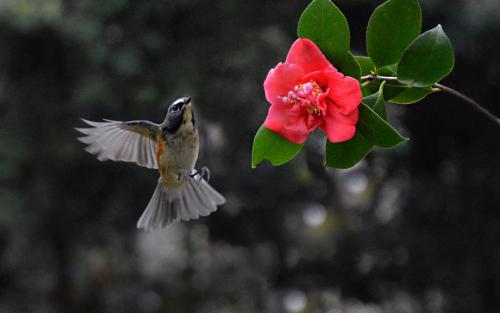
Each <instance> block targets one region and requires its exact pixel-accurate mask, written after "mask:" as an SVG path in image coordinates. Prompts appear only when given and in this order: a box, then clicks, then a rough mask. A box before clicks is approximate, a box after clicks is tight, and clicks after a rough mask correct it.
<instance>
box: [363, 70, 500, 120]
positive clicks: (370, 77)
mask: <svg viewBox="0 0 500 313" xmlns="http://www.w3.org/2000/svg"><path fill="white" fill-rule="evenodd" d="M372 80H380V81H386V82H394V81H398V78H397V77H393V76H379V75H366V76H363V77H361V81H365V82H366V81H372ZM432 88H436V89H438V90H439V91H442V92H444V93H446V94H449V95H452V96H455V97H457V98H459V99H461V100H462V101H465V102H467V103H469V104H471V105H472V106H473V107H474V108H475V109H476V110H477V111H478V112H479V113H482V114H484V115H485V116H486V117H487V118H489V119H490V120H491V121H493V122H494V123H496V124H497V125H499V126H500V118H498V117H496V116H495V115H493V113H491V112H490V111H488V110H486V109H485V108H484V107H483V106H482V105H480V104H479V103H478V102H477V101H476V100H474V99H472V98H470V97H468V96H466V95H464V94H463V93H461V92H459V91H457V90H455V89H453V88H450V87H448V86H445V85H441V84H438V83H436V84H433V85H432Z"/></svg>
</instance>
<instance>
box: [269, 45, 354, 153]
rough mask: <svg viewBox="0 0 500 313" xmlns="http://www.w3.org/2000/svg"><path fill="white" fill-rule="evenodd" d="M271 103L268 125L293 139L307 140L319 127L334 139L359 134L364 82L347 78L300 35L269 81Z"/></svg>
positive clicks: (272, 71) (339, 140)
mask: <svg viewBox="0 0 500 313" xmlns="http://www.w3.org/2000/svg"><path fill="white" fill-rule="evenodd" d="M264 90H265V93H266V99H267V101H269V102H270V103H271V107H270V108H269V112H268V114H267V118H266V120H265V122H264V126H265V127H266V128H268V129H270V130H272V131H274V132H276V133H278V134H281V135H282V136H283V137H285V138H286V139H288V140H289V141H291V142H294V143H303V142H304V141H306V139H307V137H308V136H309V134H310V133H312V132H313V131H314V130H315V129H316V128H318V127H319V128H321V129H322V130H323V131H324V132H325V133H326V135H327V137H328V140H329V141H330V142H333V143H335V142H342V141H346V140H349V139H351V138H352V137H353V136H354V133H355V132H356V123H357V122H358V105H359V103H360V102H361V89H360V87H359V82H358V81H357V80H356V79H354V78H352V77H348V76H344V75H343V74H342V73H340V72H339V71H337V69H336V68H335V67H333V65H332V64H331V63H330V62H329V61H328V60H327V59H326V57H325V56H324V55H323V53H322V52H321V50H320V49H319V48H318V47H317V46H316V44H314V43H313V42H312V41H311V40H309V39H297V40H296V41H295V42H294V43H293V44H292V47H291V48H290V51H288V55H287V57H286V61H285V63H279V64H278V65H277V66H276V67H275V68H273V69H271V70H270V71H269V73H268V74H267V78H266V81H265V82H264Z"/></svg>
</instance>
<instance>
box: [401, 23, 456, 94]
mask: <svg viewBox="0 0 500 313" xmlns="http://www.w3.org/2000/svg"><path fill="white" fill-rule="evenodd" d="M454 62H455V58H454V54H453V47H452V46H451V42H450V39H449V38H448V36H446V34H445V33H444V31H443V28H442V27H441V25H438V26H436V27H435V28H433V29H431V30H428V31H426V32H425V33H423V34H422V35H420V36H419V37H418V38H417V39H415V41H413V42H412V44H411V45H410V46H409V47H408V49H406V51H405V52H404V54H403V57H402V58H401V62H400V63H399V66H398V80H399V81H400V82H402V83H405V84H409V85H412V86H416V87H425V86H430V85H432V84H434V83H437V82H438V81H440V80H441V79H443V78H444V77H446V76H448V74H449V73H450V72H451V70H452V69H453V64H454Z"/></svg>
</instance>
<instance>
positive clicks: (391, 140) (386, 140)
mask: <svg viewBox="0 0 500 313" xmlns="http://www.w3.org/2000/svg"><path fill="white" fill-rule="evenodd" d="M358 128H359V130H360V131H361V133H362V134H363V135H364V136H365V137H366V138H367V139H368V141H370V142H371V143H373V144H374V145H376V146H378V147H381V148H386V149H388V148H393V147H395V146H397V145H398V144H400V143H401V142H403V141H406V140H408V138H405V137H403V136H401V135H400V134H399V133H398V132H397V131H396V130H395V129H394V128H392V127H391V126H390V125H389V124H388V123H387V122H386V121H385V120H384V119H383V118H381V117H380V116H378V114H377V113H375V111H373V110H372V109H371V108H370V107H369V106H368V105H366V104H364V103H363V102H362V103H361V104H360V105H359V122H358Z"/></svg>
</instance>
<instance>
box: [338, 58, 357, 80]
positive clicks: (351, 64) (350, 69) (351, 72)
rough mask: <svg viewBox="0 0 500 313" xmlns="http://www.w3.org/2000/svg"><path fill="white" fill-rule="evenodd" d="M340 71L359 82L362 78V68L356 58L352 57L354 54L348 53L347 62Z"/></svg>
mask: <svg viewBox="0 0 500 313" xmlns="http://www.w3.org/2000/svg"><path fill="white" fill-rule="evenodd" d="M339 71H340V72H341V73H342V74H344V75H346V76H351V77H354V78H356V79H358V80H359V78H360V77H361V67H360V65H359V63H358V61H357V60H356V58H355V57H354V56H353V55H352V53H350V52H348V53H347V57H346V59H345V62H344V64H343V66H342V67H341V68H339Z"/></svg>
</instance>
